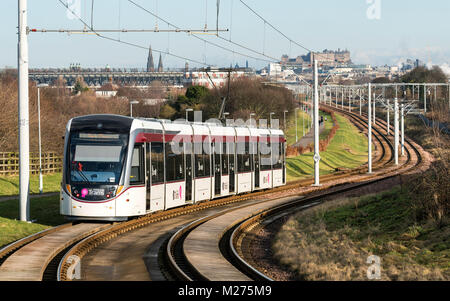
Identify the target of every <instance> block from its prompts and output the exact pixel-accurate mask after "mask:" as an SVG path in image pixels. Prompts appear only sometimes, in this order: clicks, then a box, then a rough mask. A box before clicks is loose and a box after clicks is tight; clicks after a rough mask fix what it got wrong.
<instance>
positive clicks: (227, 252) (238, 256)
mask: <svg viewBox="0 0 450 301" xmlns="http://www.w3.org/2000/svg"><path fill="white" fill-rule="evenodd" d="M340 113H342V114H344V115H347V116H348V117H350V118H353V119H359V120H363V119H362V117H359V116H355V115H353V114H352V115H350V116H349V113H348V112H344V111H340ZM379 123H380V124H381V125H383V124H384V125H386V124H385V123H383V122H382V121H381V120H380V121H379ZM374 131H375V133H376V134H375V135H382V136H383V137H384V140H385V141H389V139H388V138H387V137H386V136H385V135H384V133H383V130H382V129H379V128H377V127H375V128H374ZM405 141H406V144H407V147H406V159H404V160H402V162H401V165H400V166H399V167H397V168H395V170H392V169H389V171H387V172H383V171H381V172H380V171H375V172H374V175H373V176H372V177H371V179H368V180H365V181H363V182H357V183H352V184H349V185H343V186H340V187H335V189H333V190H331V191H320V192H318V193H316V194H314V195H312V196H307V197H301V196H296V197H295V196H294V197H281V198H279V199H275V200H267V201H265V202H261V203H258V204H255V205H249V206H243V207H242V208H233V209H231V210H227V211H225V212H221V213H219V214H216V215H214V216H210V217H207V218H203V219H199V220H197V221H194V222H192V223H191V224H189V225H187V226H186V227H184V228H182V229H181V230H179V231H178V232H177V233H176V234H175V235H174V236H173V237H172V238H171V239H170V241H169V244H168V246H167V251H166V257H167V258H168V259H167V264H168V265H169V266H170V268H171V270H172V271H173V274H174V275H176V279H177V280H184V281H191V280H214V281H229V280H241V281H246V280H271V279H270V278H269V277H268V276H266V275H265V274H264V273H263V272H261V271H259V270H258V269H257V268H255V267H254V266H252V264H251V263H249V261H248V260H247V259H246V257H247V258H249V257H251V253H252V251H251V250H249V249H248V247H249V246H250V243H249V242H245V239H246V237H248V236H250V237H255V235H252V229H261V228H262V227H265V226H267V225H268V224H270V223H272V222H274V221H275V220H277V219H279V218H281V217H284V216H286V215H289V214H291V213H292V212H294V211H299V210H305V209H307V208H309V207H311V206H314V205H317V204H320V203H321V202H322V200H323V199H326V198H330V197H334V196H337V195H339V194H342V193H344V192H347V191H351V190H354V189H357V188H360V187H364V186H367V185H372V184H375V183H377V182H380V181H385V180H387V179H390V178H393V177H396V176H397V175H399V174H401V173H405V172H408V171H411V170H412V169H416V168H418V167H419V166H420V165H421V164H422V163H423V160H422V152H423V150H422V149H421V147H420V146H418V145H416V144H415V143H414V142H412V141H411V140H409V139H406V140H405ZM387 144H388V145H389V147H390V151H389V152H390V153H391V154H392V153H393V151H392V150H393V147H392V143H391V142H390V141H389V143H387ZM384 151H386V149H384ZM390 157H391V158H390V159H389V160H387V161H386V160H384V161H385V163H386V162H391V161H392V156H390ZM380 161H383V160H380ZM383 165H384V164H383V163H379V166H378V168H380V166H383ZM422 168H424V167H423V166H422ZM374 170H375V169H374ZM251 239H252V238H250V239H249V240H251ZM253 265H255V264H254V263H253Z"/></svg>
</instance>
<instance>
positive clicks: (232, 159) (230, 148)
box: [227, 142, 235, 193]
mask: <svg viewBox="0 0 450 301" xmlns="http://www.w3.org/2000/svg"><path fill="white" fill-rule="evenodd" d="M227 144H228V154H229V156H230V157H229V159H230V160H229V161H230V193H231V192H234V186H235V185H234V184H235V183H234V170H235V155H234V152H235V151H234V142H229V143H228V142H227Z"/></svg>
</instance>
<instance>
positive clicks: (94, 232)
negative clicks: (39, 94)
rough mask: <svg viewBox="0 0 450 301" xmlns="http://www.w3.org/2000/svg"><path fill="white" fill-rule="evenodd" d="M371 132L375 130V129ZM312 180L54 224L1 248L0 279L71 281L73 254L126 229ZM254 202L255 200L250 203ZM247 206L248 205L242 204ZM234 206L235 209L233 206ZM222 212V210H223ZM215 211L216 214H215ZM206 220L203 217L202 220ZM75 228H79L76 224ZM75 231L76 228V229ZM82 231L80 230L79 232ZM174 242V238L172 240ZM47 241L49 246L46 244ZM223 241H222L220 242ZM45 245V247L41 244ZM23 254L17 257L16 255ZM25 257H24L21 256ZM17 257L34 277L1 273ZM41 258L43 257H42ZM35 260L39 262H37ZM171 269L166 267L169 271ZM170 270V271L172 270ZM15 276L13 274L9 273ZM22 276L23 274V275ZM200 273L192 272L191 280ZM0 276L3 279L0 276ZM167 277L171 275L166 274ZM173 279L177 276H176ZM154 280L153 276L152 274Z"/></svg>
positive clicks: (378, 138)
mask: <svg viewBox="0 0 450 301" xmlns="http://www.w3.org/2000/svg"><path fill="white" fill-rule="evenodd" d="M348 117H349V118H350V119H351V120H352V121H353V123H355V124H356V125H357V126H358V127H360V129H361V130H363V129H364V127H365V126H364V125H365V123H364V119H363V118H362V117H358V116H348ZM374 131H375V132H376V131H377V130H376V129H375V128H374ZM381 132H382V130H379V132H378V134H377V133H374V146H375V149H376V150H377V151H376V152H375V153H374V155H375V158H374V164H373V167H374V170H376V169H377V168H382V167H383V166H386V165H389V164H390V163H391V162H392V160H393V154H392V143H391V142H390V141H389V139H386V137H384V136H383V135H382V134H381ZM407 141H408V140H407ZM365 169H366V167H364V166H361V167H359V168H356V169H353V170H351V171H340V172H337V173H335V174H332V175H326V176H323V177H321V181H322V183H326V182H330V181H333V182H335V181H336V180H338V179H339V180H343V179H349V176H354V175H359V176H361V175H363V174H364V172H365ZM312 183H313V180H311V179H306V180H300V181H295V182H292V183H289V184H288V185H286V186H283V187H278V188H276V189H273V190H270V191H258V192H254V193H250V194H245V195H237V196H231V197H226V198H222V199H218V200H213V201H208V202H202V203H198V204H195V205H192V206H188V207H181V208H175V209H173V210H169V211H164V212H157V213H154V214H150V215H147V216H143V217H140V218H138V219H134V220H130V221H128V222H123V223H117V224H112V225H110V224H106V225H105V224H104V225H101V226H100V227H99V226H98V225H96V226H95V225H93V224H84V225H91V226H85V227H88V228H90V227H92V228H93V229H89V230H82V231H80V233H78V234H73V235H68V234H66V235H68V236H67V237H65V238H63V237H64V235H63V233H65V232H70V231H69V230H70V229H72V228H74V227H75V226H76V225H72V224H66V225H62V226H59V227H55V228H52V229H49V230H46V231H43V232H40V233H37V234H35V235H31V236H29V237H27V238H25V239H22V240H20V241H17V242H15V243H13V244H10V245H8V246H6V247H5V248H3V249H2V250H0V279H5V280H13V279H21V280H25V279H29V278H32V280H55V279H57V280H70V278H71V277H70V273H71V272H72V271H73V261H71V260H70V259H71V258H73V257H71V256H73V255H75V256H77V257H78V258H80V259H82V258H83V257H84V256H85V255H86V254H88V253H89V252H91V251H92V250H94V249H95V248H98V247H99V246H101V245H102V244H104V243H106V242H108V241H110V240H112V239H113V238H116V237H118V236H121V235H122V234H124V233H126V232H130V231H133V230H137V229H140V228H143V227H145V226H147V225H149V224H153V223H158V222H159V223H161V222H163V221H168V220H171V219H174V220H175V219H176V218H180V219H181V220H185V222H184V224H185V223H186V215H190V216H191V215H192V216H194V215H195V214H198V213H199V212H208V210H216V211H220V210H219V208H226V207H227V206H228V207H234V206H235V203H237V202H242V204H243V203H245V201H247V202H248V201H249V200H257V201H255V202H261V201H262V200H264V199H266V198H267V197H270V196H272V195H276V194H277V193H278V194H279V193H290V192H291V191H293V190H296V189H298V188H299V187H301V186H302V187H309V185H310V184H312ZM321 189H324V187H321V188H314V189H313V190H321ZM307 190H308V191H311V190H312V189H311V188H310V189H307ZM253 203H254V202H253ZM242 206H244V207H246V206H247V205H242ZM233 209H235V208H233ZM222 211H223V210H222ZM217 214H218V213H217ZM205 222H206V220H205ZM78 228H81V227H80V226H78ZM75 232H76V231H75ZM81 232H82V233H81ZM52 235H53V236H59V237H60V241H59V243H58V245H51V243H49V241H51V240H52ZM174 241H176V240H174ZM47 244H48V245H47ZM222 244H223V243H222ZM39 245H41V247H40V248H41V249H42V250H45V249H46V250H48V249H49V248H50V249H51V250H50V251H47V253H46V254H45V256H44V255H41V259H38V257H32V256H25V255H23V254H27V253H29V252H30V250H33V249H36V246H39ZM42 246H44V247H42ZM180 250H181V251H182V248H181V249H179V250H178V251H176V252H177V254H178V253H180ZM19 255H20V256H22V257H18V256H19ZM24 256H25V257H24ZM17 258H20V261H21V262H22V264H21V265H20V266H21V267H22V273H26V272H25V271H27V270H29V269H36V270H39V272H36V273H35V275H34V276H33V277H31V276H30V277H28V276H26V277H25V278H20V277H21V276H18V275H20V274H16V275H15V276H14V275H12V274H8V273H3V276H2V271H3V272H7V271H11V270H12V269H15V268H13V267H14V265H12V264H13V263H14V260H15V259H17ZM42 258H45V260H43V259H42ZM36 262H40V264H39V265H38V264H37V263H36ZM35 266H38V267H39V268H36V267H35ZM169 269H170V268H168V270H169ZM170 273H171V272H167V273H166V274H170ZM172 273H173V272H172ZM11 275H12V276H14V277H16V278H14V277H12V276H11ZM22 275H23V274H22ZM197 276H199V275H194V276H193V277H194V279H195V278H196V277H197ZM1 277H3V278H1ZM168 277H170V276H168ZM166 278H167V277H166ZM174 278H177V276H176V275H175V277H174ZM153 279H154V277H153Z"/></svg>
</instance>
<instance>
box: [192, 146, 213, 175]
mask: <svg viewBox="0 0 450 301" xmlns="http://www.w3.org/2000/svg"><path fill="white" fill-rule="evenodd" d="M209 147H210V145H209V143H205V144H203V143H197V142H196V143H194V150H195V177H196V178H201V177H209V176H210V174H211V171H210V155H209V154H210V153H211V152H210V149H209ZM205 148H207V149H205Z"/></svg>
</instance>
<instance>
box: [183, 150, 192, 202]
mask: <svg viewBox="0 0 450 301" xmlns="http://www.w3.org/2000/svg"><path fill="white" fill-rule="evenodd" d="M184 145H185V148H186V149H185V154H186V202H189V201H192V179H193V175H192V143H190V142H187V143H185V144H184Z"/></svg>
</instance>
